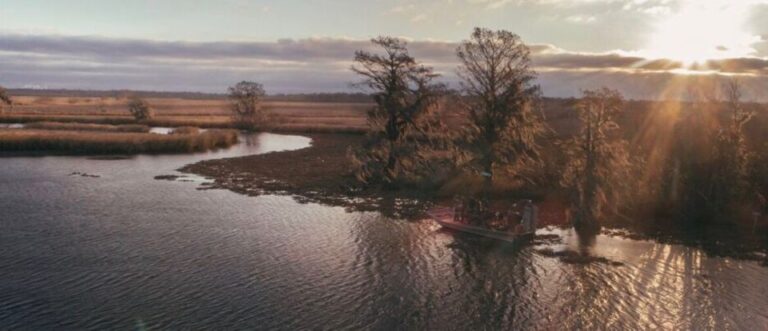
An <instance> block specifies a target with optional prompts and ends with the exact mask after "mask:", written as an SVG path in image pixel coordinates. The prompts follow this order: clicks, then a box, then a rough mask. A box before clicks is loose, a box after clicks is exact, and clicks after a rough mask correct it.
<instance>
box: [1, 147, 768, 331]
mask: <svg viewBox="0 0 768 331" xmlns="http://www.w3.org/2000/svg"><path fill="white" fill-rule="evenodd" d="M309 144H310V140H309V139H308V138H303V137H296V136H283V135H272V134H262V135H254V136H248V137H244V139H243V140H242V143H241V144H239V145H237V146H235V147H233V148H230V149H227V150H221V151H214V152H209V153H201V154H194V155H168V156H136V157H133V158H129V159H125V160H89V159H87V158H83V157H40V158H5V159H0V162H1V163H2V165H3V166H2V167H0V210H3V211H4V212H3V214H2V221H0V325H3V328H9V329H21V328H23V329H52V328H56V329H59V328H65V329H115V328H130V327H132V326H134V325H136V323H139V322H137V321H140V323H141V324H142V325H144V326H146V327H147V328H149V329H233V328H235V329H312V328H318V327H320V328H323V329H337V328H351V329H403V328H414V329H545V330H546V329H659V328H664V329H748V330H760V329H766V327H768V313H766V311H768V309H766V307H768V268H764V267H760V266H758V265H757V264H756V263H753V262H745V261H737V260H731V259H727V258H717V257H708V256H706V255H704V254H703V253H701V251H699V250H697V249H695V248H689V247H683V246H677V245H664V244H657V243H654V242H651V241H634V240H628V239H621V238H617V237H609V236H598V237H597V238H596V239H595V241H594V243H592V244H591V245H582V244H581V243H579V241H578V237H577V236H576V235H575V234H574V233H573V232H572V231H567V230H554V229H551V230H541V231H540V234H546V233H553V234H557V235H558V236H560V237H561V238H562V240H561V241H559V242H549V243H542V244H540V245H538V246H533V247H524V248H522V249H516V248H514V247H510V246H508V245H506V244H504V243H500V242H496V241H490V240H485V239H481V238H477V237H473V236H467V235H462V234H457V233H454V232H450V231H445V230H443V229H441V228H440V227H439V226H438V225H437V224H436V223H435V222H432V221H429V220H424V221H421V222H406V221H402V220H393V219H389V218H386V217H382V216H381V215H380V214H378V213H371V212H354V213H349V212H346V211H345V210H344V209H343V208H340V207H328V206H322V205H317V204H301V203H298V202H296V201H294V200H293V199H291V198H290V197H283V196H260V197H255V198H254V197H247V196H242V195H238V194H235V193H232V192H229V191H224V190H210V191H199V190H198V189H197V188H198V183H185V182H173V181H171V182H169V181H157V180H154V179H153V177H154V176H157V175H163V174H169V173H175V171H174V170H175V169H177V168H179V167H181V166H183V165H186V164H188V163H191V162H196V161H199V160H204V159H211V158H224V157H236V156H241V155H248V154H255V153H265V152H270V151H278V150H287V149H296V148H303V147H306V146H308V145H309ZM75 171H78V172H84V173H88V174H95V175H100V176H101V177H100V178H90V177H79V176H69V174H71V173H72V172H75ZM543 247H546V248H551V249H553V250H560V249H570V250H575V251H579V250H585V251H588V252H589V253H590V254H593V255H595V256H602V257H606V258H607V259H610V260H612V261H617V262H621V263H622V264H623V265H622V266H613V265H609V264H603V263H591V264H586V265H580V264H566V263H563V262H561V261H560V260H558V259H557V258H551V257H546V256H543V255H541V254H539V253H538V252H537V249H540V248H543Z"/></svg>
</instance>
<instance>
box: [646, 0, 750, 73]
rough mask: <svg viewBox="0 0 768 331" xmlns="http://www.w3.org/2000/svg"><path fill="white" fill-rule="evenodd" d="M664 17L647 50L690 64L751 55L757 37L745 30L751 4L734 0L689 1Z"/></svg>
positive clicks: (649, 52) (660, 56)
mask: <svg viewBox="0 0 768 331" xmlns="http://www.w3.org/2000/svg"><path fill="white" fill-rule="evenodd" d="M681 6H682V7H681V8H680V9H679V10H678V11H677V12H676V13H674V14H671V15H669V16H668V17H666V18H664V19H662V20H660V21H659V22H658V23H657V25H656V29H655V31H654V33H653V35H652V38H651V40H650V43H649V45H648V47H647V51H646V52H645V53H646V55H647V56H649V57H652V58H666V59H671V60H675V61H680V62H683V64H685V65H687V66H690V65H693V64H696V63H704V62H706V60H712V59H723V58H732V57H743V56H748V55H750V54H752V53H753V52H754V49H753V48H752V47H751V45H752V44H754V43H755V42H756V41H757V37H756V36H752V35H750V34H749V33H747V32H746V31H744V25H745V23H746V20H747V17H748V14H749V10H748V8H749V7H748V5H747V4H743V3H738V2H731V1H686V2H684V3H683V4H682V5H681Z"/></svg>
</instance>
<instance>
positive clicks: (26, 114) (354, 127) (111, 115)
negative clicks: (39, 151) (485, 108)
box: [0, 96, 371, 133]
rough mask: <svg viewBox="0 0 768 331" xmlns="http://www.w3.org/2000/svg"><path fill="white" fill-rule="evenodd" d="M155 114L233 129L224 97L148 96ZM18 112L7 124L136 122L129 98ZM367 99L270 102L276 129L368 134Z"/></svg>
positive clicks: (170, 121) (21, 105)
mask: <svg viewBox="0 0 768 331" xmlns="http://www.w3.org/2000/svg"><path fill="white" fill-rule="evenodd" d="M146 101H147V102H148V103H149V104H150V105H151V106H152V107H153V110H154V112H155V117H154V118H153V119H151V120H147V121H143V122H142V124H146V125H149V126H171V127H175V126H197V127H202V128H229V127H231V126H232V125H231V117H230V113H229V109H228V103H227V101H226V100H224V99H180V98H148V99H146ZM14 103H15V104H14V109H13V111H8V112H5V113H4V114H0V122H3V123H27V122H36V121H55V122H81V123H97V124H113V125H117V124H134V123H136V122H135V120H134V119H133V118H132V117H131V116H130V115H129V114H128V111H127V103H128V99H126V98H114V97H111V98H103V97H102V98H91V97H46V96H17V97H14ZM370 106H371V105H370V104H365V103H331V102H287V101H270V102H266V103H265V104H264V107H265V108H266V109H268V112H269V113H270V114H271V116H272V117H273V119H274V127H273V129H274V130H275V131H313V132H348V133H354V132H362V131H363V130H364V128H365V113H366V111H367V110H368V109H369V108H370Z"/></svg>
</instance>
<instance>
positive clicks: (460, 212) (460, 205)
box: [453, 199, 466, 223]
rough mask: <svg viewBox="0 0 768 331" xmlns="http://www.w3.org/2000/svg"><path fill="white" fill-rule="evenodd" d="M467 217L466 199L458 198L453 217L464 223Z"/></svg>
mask: <svg viewBox="0 0 768 331" xmlns="http://www.w3.org/2000/svg"><path fill="white" fill-rule="evenodd" d="M465 218H466V210H465V208H464V201H462V200H461V199H456V201H455V202H454V207H453V219H454V221H456V222H461V223H463V222H464V221H465Z"/></svg>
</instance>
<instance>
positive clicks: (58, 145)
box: [0, 129, 238, 155]
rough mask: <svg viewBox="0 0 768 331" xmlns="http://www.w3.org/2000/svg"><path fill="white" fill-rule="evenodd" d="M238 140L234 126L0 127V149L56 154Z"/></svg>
mask: <svg viewBox="0 0 768 331" xmlns="http://www.w3.org/2000/svg"><path fill="white" fill-rule="evenodd" d="M237 141H238V134H237V131H235V130H209V131H206V132H202V133H196V134H175V135H158V134H151V133H124V132H96V131H50V130H26V129H24V130H0V152H12V153H17V152H21V153H26V152H53V153H56V154H72V155H82V154H162V153H190V152H200V151H206V150H212V149H217V148H225V147H229V146H232V145H234V144H235V143H237Z"/></svg>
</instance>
